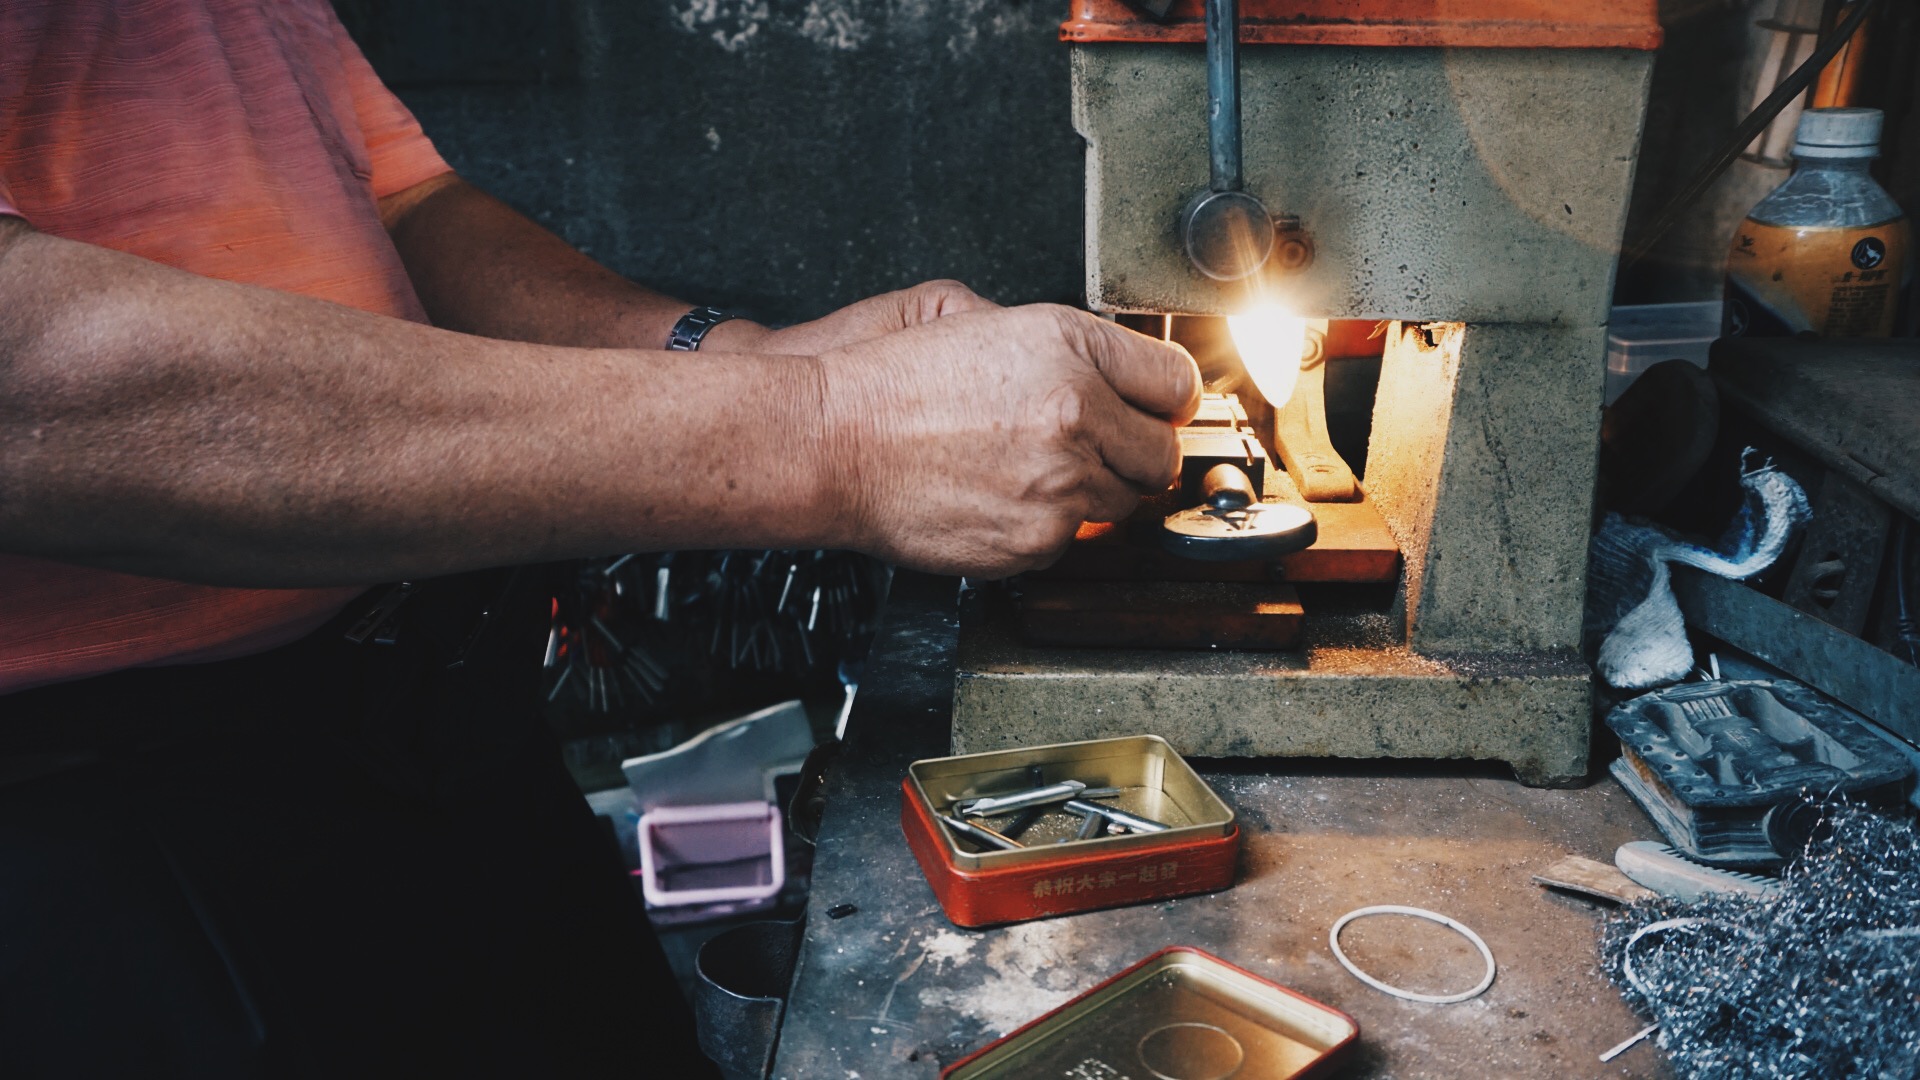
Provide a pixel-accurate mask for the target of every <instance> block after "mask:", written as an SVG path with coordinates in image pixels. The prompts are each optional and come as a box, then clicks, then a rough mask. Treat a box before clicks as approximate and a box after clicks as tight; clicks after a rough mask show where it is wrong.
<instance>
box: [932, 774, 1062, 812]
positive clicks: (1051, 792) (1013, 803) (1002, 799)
mask: <svg viewBox="0 0 1920 1080" xmlns="http://www.w3.org/2000/svg"><path fill="white" fill-rule="evenodd" d="M1085 790H1087V785H1085V784H1083V783H1081V782H1080V781H1078V780H1062V781H1061V782H1059V783H1057V784H1048V785H1047V786H1046V787H1040V788H1033V789H1032V790H1030V791H1016V792H1012V793H1009V794H1006V795H990V796H986V797H984V798H979V799H967V800H965V801H964V802H959V803H955V804H954V810H955V811H956V812H958V813H959V814H960V815H961V816H963V817H990V816H992V815H995V814H1010V813H1012V812H1013V811H1015V810H1025V809H1026V808H1027V807H1029V806H1043V805H1045V804H1047V803H1057V802H1065V801H1066V800H1068V799H1072V798H1076V797H1078V796H1079V795H1080V793H1081V792H1083V791H1085Z"/></svg>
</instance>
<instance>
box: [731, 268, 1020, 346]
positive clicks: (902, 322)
mask: <svg viewBox="0 0 1920 1080" xmlns="http://www.w3.org/2000/svg"><path fill="white" fill-rule="evenodd" d="M998 307H999V305H997V304H995V303H993V302H992V301H991V300H986V299H984V298H982V297H980V296H978V295H976V294H975V293H974V291H973V290H972V289H969V288H967V287H966V286H965V285H962V284H960V283H959V282H957V281H928V282H923V283H921V284H919V285H915V286H914V287H913V288H911V289H901V290H899V291H898V292H890V293H882V294H881V295H879V296H873V297H868V298H867V299H865V300H862V301H860V302H859V303H857V304H849V305H847V306H846V307H843V308H841V309H840V310H839V311H836V312H833V313H832V314H830V315H826V316H824V317H822V318H818V319H815V320H813V321H812V322H804V323H800V324H799V325H797V326H789V327H787V328H786V329H784V330H769V329H767V328H766V327H764V326H761V325H760V324H758V323H752V322H748V321H746V320H745V319H732V320H729V321H727V322H723V323H721V324H720V325H719V326H716V327H714V328H713V329H712V330H709V331H707V338H706V340H705V341H704V342H702V343H701V345H700V350H701V351H702V352H752V353H759V354H761V355H763V356H764V355H768V354H780V355H785V356H818V355H820V354H821V353H825V352H831V351H833V350H834V349H838V348H843V347H845V346H848V345H857V344H859V343H860V342H863V341H872V340H873V339H875V338H879V337H885V336H886V335H888V334H891V333H893V332H895V331H897V330H905V329H907V328H908V327H910V326H919V325H920V324H921V323H928V322H932V321H933V320H935V319H938V318H940V317H942V316H945V315H959V314H964V313H966V312H969V311H992V310H996V309H997V308H998Z"/></svg>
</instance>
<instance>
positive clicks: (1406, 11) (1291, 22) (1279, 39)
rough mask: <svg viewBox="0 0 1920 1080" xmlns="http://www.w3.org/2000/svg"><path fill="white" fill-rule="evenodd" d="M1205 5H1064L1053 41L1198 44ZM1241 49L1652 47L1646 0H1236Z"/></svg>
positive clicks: (1651, 16) (1654, 19) (1115, 0)
mask: <svg viewBox="0 0 1920 1080" xmlns="http://www.w3.org/2000/svg"><path fill="white" fill-rule="evenodd" d="M1205 9H1206V2H1205V0H1174V4H1173V7H1172V8H1171V9H1169V10H1168V12H1167V17H1166V19H1164V20H1161V21H1158V22H1156V21H1154V20H1153V19H1149V18H1148V17H1146V16H1145V15H1143V14H1141V13H1140V12H1139V11H1138V10H1136V9H1135V8H1133V7H1132V6H1130V5H1129V4H1128V3H1127V2H1126V0H1073V14H1072V17H1071V18H1069V19H1068V20H1067V21H1066V22H1065V23H1063V24H1062V25H1061V27H1060V40H1062V41H1070V42H1074V43H1076V44H1091V43H1094V42H1112V41H1130V42H1200V41H1205V40H1206V38H1207V34H1206V26H1205V20H1204V11H1205ZM1240 40H1241V41H1242V42H1244V43H1246V44H1248V45H1361V46H1415V47H1427V48H1443V49H1466V48H1478V49H1488V48H1494V49H1637V50H1648V49H1655V48H1658V47H1659V45H1660V21H1659V18H1658V10H1657V6H1656V0H1586V2H1584V3H1578V4H1571V3H1567V2H1565V0H1242V2H1241V5H1240Z"/></svg>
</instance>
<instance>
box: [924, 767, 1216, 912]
mask: <svg viewBox="0 0 1920 1080" xmlns="http://www.w3.org/2000/svg"><path fill="white" fill-rule="evenodd" d="M976 760H977V761H978V763H979V769H980V772H979V773H978V774H970V773H967V772H964V771H963V770H965V769H967V768H969V767H970V766H971V765H972V764H973V763H974V762H975V761H976ZM1030 766H1038V767H1042V768H1045V769H1046V770H1048V772H1049V775H1048V777H1047V782H1050V783H1051V782H1057V780H1059V779H1067V778H1072V777H1069V776H1068V775H1067V774H1068V773H1073V774H1076V775H1078V776H1080V777H1085V778H1086V780H1085V782H1087V783H1089V784H1092V785H1100V784H1106V783H1117V784H1119V785H1120V786H1135V785H1137V786H1138V787H1142V788H1148V789H1150V790H1151V794H1152V795H1153V796H1155V797H1156V798H1157V799H1158V800H1159V801H1158V802H1157V804H1156V805H1157V806H1160V807H1164V809H1155V808H1153V807H1152V806H1149V807H1145V808H1140V807H1136V809H1138V810H1139V811H1140V812H1142V813H1145V814H1147V815H1148V816H1152V814H1154V813H1161V814H1164V815H1165V817H1166V819H1176V820H1172V821H1170V822H1169V823H1170V824H1175V825H1176V826H1178V827H1176V828H1174V829H1172V830H1170V831H1169V832H1168V833H1165V834H1156V833H1147V834H1139V835H1133V836H1123V837H1106V838H1102V839H1099V840H1093V841H1083V842H1076V843H1064V844H1057V845H1056V844H1051V843H1036V844H1035V845H1034V846H1032V847H1029V848H1027V849H1025V850H1024V851H1019V852H990V853H985V854H972V853H968V852H965V851H963V850H961V849H960V848H959V846H958V845H957V844H956V843H955V841H954V839H953V838H952V836H951V835H950V834H949V833H948V832H947V830H946V828H945V827H944V826H943V825H941V824H940V822H939V820H938V819H937V818H936V817H935V813H936V807H935V805H934V803H935V799H934V798H933V797H930V796H929V793H928V791H927V788H926V785H925V784H923V783H922V780H923V779H925V780H926V781H927V783H932V784H936V785H941V790H942V791H943V792H944V793H952V794H958V793H960V791H959V789H960V788H963V787H965V777H967V776H970V775H979V776H982V777H992V778H1003V777H1008V776H1014V775H1018V772H1017V769H1024V768H1026V767H1030ZM936 772H943V773H944V774H945V775H944V777H941V778H938V779H935V778H932V777H931V774H933V773H936ZM1128 772H1131V773H1133V775H1132V776H1126V775H1121V774H1123V773H1128ZM994 786H998V787H999V788H1000V789H1002V790H1004V789H1006V788H1007V787H1009V786H1017V785H1009V784H1007V783H1005V782H1004V781H1002V780H998V779H996V780H995V781H994V782H993V783H990V784H989V785H988V787H987V788H986V789H983V790H992V788H993V787H994ZM1163 792H1172V793H1173V794H1171V795H1163ZM942 809H944V807H942ZM1175 811H1178V813H1177V814H1176V813H1175ZM900 827H901V830H902V831H903V832H905V833H906V837H907V845H908V847H910V848H911V849H912V850H913V857H914V859H915V860H917V861H918V862H919V864H920V869H921V872H922V873H924V874H925V875H926V877H927V883H928V884H929V885H931V886H932V887H933V892H934V896H935V897H937V898H938V899H939V901H940V906H941V908H942V909H944V910H945V912H946V914H947V918H948V919H950V920H952V921H953V922H954V924H955V925H958V926H969V927H972V926H992V925H996V924H1000V923H1012V922H1023V921H1026V920H1029V919H1041V918H1046V917H1048V916H1052V915H1066V914H1071V913H1073V912H1078V911H1092V910H1095V909H1098V908H1107V907H1119V906H1122V905H1125V904H1137V903H1142V902H1145V901H1149V900H1163V899H1167V898H1169V897H1174V896H1188V895H1191V894H1194V893H1204V892H1214V891H1217V890H1220V889H1224V888H1227V887H1228V886H1230V885H1232V884H1233V876H1234V868H1235V863H1236V860H1237V859H1238V856H1239V852H1240V830H1239V827H1238V826H1237V825H1236V824H1235V823H1234V821H1233V817H1232V811H1231V810H1229V809H1227V808H1226V806H1225V804H1224V803H1220V802H1219V798H1218V796H1216V795H1214V794H1213V793H1212V792H1211V791H1210V790H1208V789H1207V788H1206V786H1205V784H1204V782H1202V781H1201V780H1200V779H1199V777H1198V776H1196V775H1194V774H1193V772H1192V769H1191V768H1190V767H1188V766H1187V764H1186V763H1185V762H1184V761H1181V760H1180V759H1179V755H1177V754H1175V753H1174V752H1173V750H1172V748H1171V747H1169V746H1167V744H1166V743H1165V741H1164V740H1161V739H1159V738H1156V737H1153V736H1139V737H1135V738H1131V739H1101V740H1095V741H1093V742H1087V743H1068V744H1062V745H1059V746H1048V747H1034V748H1028V749H1022V750H1018V751H1001V752H996V753H990V754H978V755H969V756H967V757H962V758H943V759H937V760H934V761H928V762H915V763H914V766H913V768H912V770H910V771H909V774H908V776H907V777H906V779H905V780H903V781H902V782H901V792H900Z"/></svg>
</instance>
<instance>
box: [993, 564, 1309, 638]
mask: <svg viewBox="0 0 1920 1080" xmlns="http://www.w3.org/2000/svg"><path fill="white" fill-rule="evenodd" d="M1019 614H1020V632H1021V636H1022V637H1024V638H1025V639H1026V640H1027V641H1028V642H1029V643H1030V644H1034V645H1066V646H1073V647H1087V646H1092V647H1105V648H1144V649H1244V650H1268V651H1270V650H1274V649H1290V648H1293V647H1294V646H1295V645H1297V644H1299V641H1300V620H1301V617H1302V615H1303V614H1304V612H1303V611H1302V610H1301V607H1300V598H1299V597H1298V596H1297V595H1296V594H1295V593H1294V591H1293V589H1292V587H1291V586H1288V585H1280V584H1263V585H1241V584H1231V583H1220V582H1159V581H1134V582H1093V581H1028V582H1026V583H1024V584H1023V585H1022V587H1021V596H1020V605H1019Z"/></svg>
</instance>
